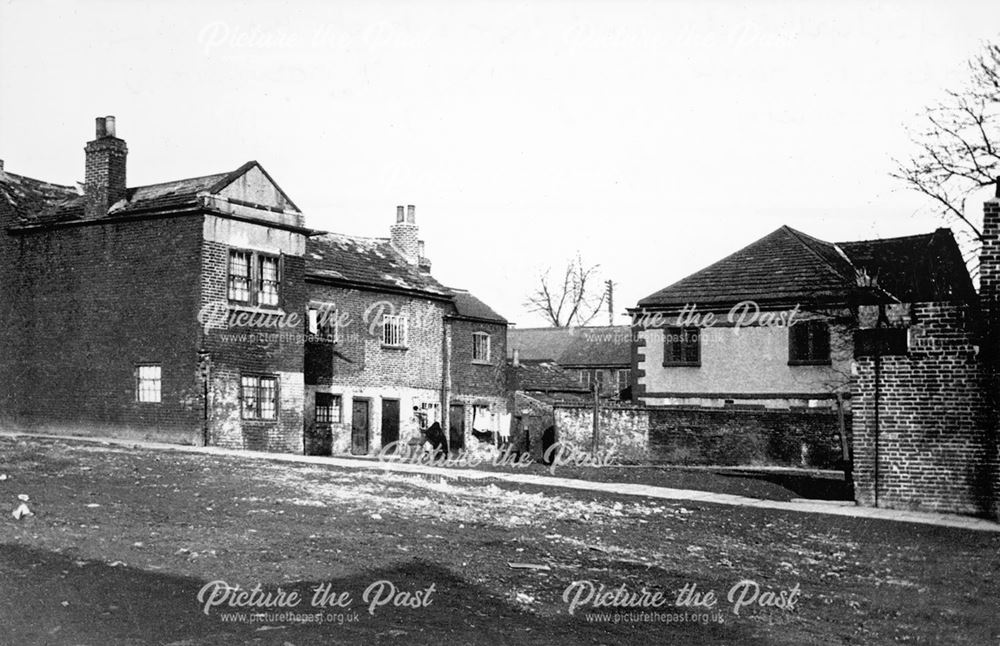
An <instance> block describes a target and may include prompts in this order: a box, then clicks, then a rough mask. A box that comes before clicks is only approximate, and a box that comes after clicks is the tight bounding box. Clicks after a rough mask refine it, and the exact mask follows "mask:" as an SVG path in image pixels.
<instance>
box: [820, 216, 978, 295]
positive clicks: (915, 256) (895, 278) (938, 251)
mask: <svg viewBox="0 0 1000 646" xmlns="http://www.w3.org/2000/svg"><path fill="white" fill-rule="evenodd" d="M837 246H838V247H840V249H841V250H843V252H844V254H845V255H847V257H848V258H849V259H850V260H851V264H853V265H854V266H855V267H856V268H857V269H863V270H864V271H865V273H867V275H868V276H870V277H872V278H874V279H875V281H876V283H877V284H878V286H879V287H880V288H882V289H883V290H884V291H886V292H887V293H888V294H889V295H891V296H893V297H895V298H896V299H898V300H900V301H902V302H904V303H910V302H915V301H952V300H963V301H968V300H971V299H974V298H975V296H976V292H975V288H974V287H973V285H972V279H971V278H970V277H969V272H968V270H966V268H965V261H964V260H963V259H962V253H961V251H959V248H958V244H957V243H956V242H955V238H954V237H953V236H952V233H951V230H950V229H938V230H936V231H934V232H933V233H925V234H923V235H915V236H906V237H903V238H885V239H882V240H860V241H857V242H838V243H837Z"/></svg>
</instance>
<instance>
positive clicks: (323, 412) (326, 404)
mask: <svg viewBox="0 0 1000 646" xmlns="http://www.w3.org/2000/svg"><path fill="white" fill-rule="evenodd" d="M340 411H341V400H340V395H332V394H330V393H316V423H317V424H332V423H335V422H338V423H339V422H340V420H341V417H340V415H341V413H340Z"/></svg>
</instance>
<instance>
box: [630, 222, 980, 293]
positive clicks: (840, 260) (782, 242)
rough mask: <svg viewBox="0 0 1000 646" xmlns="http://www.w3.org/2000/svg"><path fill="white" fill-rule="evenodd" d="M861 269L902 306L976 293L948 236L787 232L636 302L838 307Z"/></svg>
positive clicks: (944, 231) (945, 231)
mask: <svg viewBox="0 0 1000 646" xmlns="http://www.w3.org/2000/svg"><path fill="white" fill-rule="evenodd" d="M859 270H865V271H867V272H868V274H869V275H870V276H875V277H876V278H877V285H878V288H880V289H881V290H884V291H885V292H887V293H888V295H889V296H890V297H895V298H897V299H899V300H904V301H912V300H921V301H928V300H941V299H942V298H945V299H950V298H954V297H956V296H962V297H965V296H968V295H969V294H970V293H972V294H974V290H973V289H972V282H971V280H970V279H969V275H968V272H967V271H966V269H965V265H964V263H963V262H962V257H961V253H960V252H959V250H958V245H957V244H956V243H955V240H954V238H953V237H952V235H951V231H950V230H948V229H938V230H937V231H935V232H934V233H931V234H926V235H919V236H907V237H903V238H885V239H882V240H869V241H862V242H843V243H836V244H834V243H830V242H825V241H823V240H819V239H818V238H814V237H812V236H809V235H807V234H805V233H802V232H801V231H796V230H795V229H792V228H791V227H788V226H783V227H781V228H780V229H777V230H776V231H774V232H772V233H770V234H768V235H766V236H764V237H763V238H761V239H760V240H757V241H756V242H753V243H751V244H749V245H747V246H746V247H744V248H742V249H740V250H739V251H737V252H735V253H733V254H731V255H729V256H727V257H725V258H723V259H722V260H720V261H718V262H716V263H713V264H711V265H709V266H708V267H706V268H704V269H702V270H701V271H698V272H695V273H694V274H691V275H690V276H687V277H686V278H683V279H681V280H679V281H677V282H676V283H674V284H672V285H670V286H668V287H665V288H664V289H661V290H660V291H658V292H656V293H654V294H651V295H650V296H647V297H646V298H644V299H642V300H640V301H639V305H638V306H639V307H640V308H679V307H683V306H684V305H686V304H696V305H698V306H699V307H700V308H701V309H702V310H708V309H711V308H712V307H722V306H730V305H732V304H734V303H737V302H740V301H744V300H750V301H755V302H757V303H759V304H761V305H764V304H787V303H802V304H822V303H831V304H833V303H843V302H846V301H847V300H848V299H849V298H850V297H851V295H852V294H854V293H856V292H857V289H858V278H857V273H858V271H859Z"/></svg>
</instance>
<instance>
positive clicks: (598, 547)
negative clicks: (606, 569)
mask: <svg viewBox="0 0 1000 646" xmlns="http://www.w3.org/2000/svg"><path fill="white" fill-rule="evenodd" d="M587 547H589V548H590V549H592V550H594V551H595V552H602V553H604V554H607V553H608V550H607V549H606V548H604V547H601V546H600V545H588V546H587Z"/></svg>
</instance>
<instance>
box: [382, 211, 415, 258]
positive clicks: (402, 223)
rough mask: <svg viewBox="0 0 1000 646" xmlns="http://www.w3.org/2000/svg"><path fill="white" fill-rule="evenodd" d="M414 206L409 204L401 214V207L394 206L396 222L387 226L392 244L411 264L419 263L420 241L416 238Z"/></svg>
mask: <svg viewBox="0 0 1000 646" xmlns="http://www.w3.org/2000/svg"><path fill="white" fill-rule="evenodd" d="M418 233H419V229H418V227H417V216H416V207H415V206H413V205H412V204H410V205H409V206H407V207H406V214H405V215H404V214H403V207H401V206H397V207H396V224H394V225H392V226H391V227H389V236H390V239H391V241H392V246H393V247H395V249H396V251H398V252H399V254H400V255H401V256H403V258H404V259H405V260H406V262H408V263H410V264H411V265H418V264H420V241H419V240H418V238H417V235H418Z"/></svg>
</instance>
